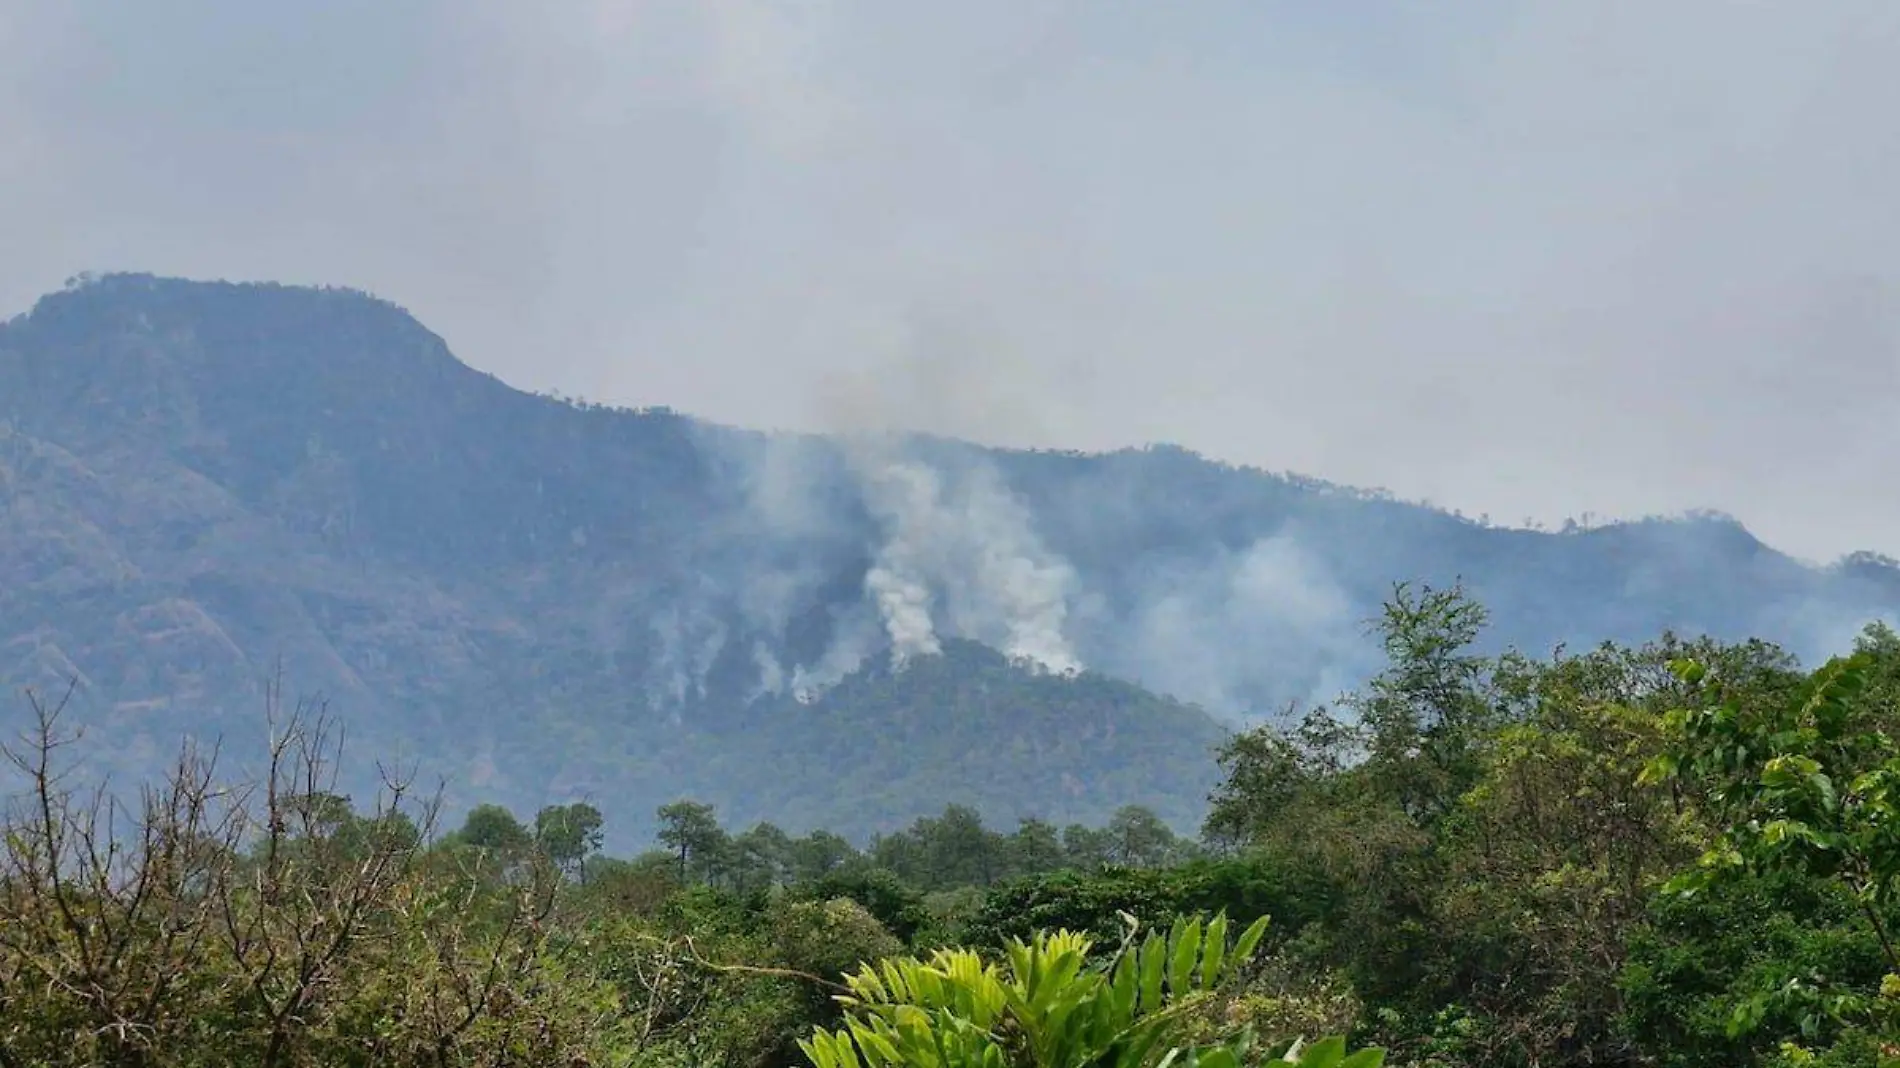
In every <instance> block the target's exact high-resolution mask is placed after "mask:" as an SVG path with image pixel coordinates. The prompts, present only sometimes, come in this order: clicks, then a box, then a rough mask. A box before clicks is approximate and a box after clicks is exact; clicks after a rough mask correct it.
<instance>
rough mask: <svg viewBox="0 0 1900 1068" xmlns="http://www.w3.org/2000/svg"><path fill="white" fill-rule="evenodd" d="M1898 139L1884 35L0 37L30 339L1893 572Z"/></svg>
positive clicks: (163, 25) (85, 14)
mask: <svg viewBox="0 0 1900 1068" xmlns="http://www.w3.org/2000/svg"><path fill="white" fill-rule="evenodd" d="M1897 101H1900V3H1894V2H1893V0H1866V2H1854V0H1800V2H1788V0H1777V2H1766V0H1642V2H1636V0H1631V2H1590V0H1562V2H1550V0H1515V2H1514V0H1459V2H1457V3H1449V4H1448V3H1426V2H1419V3H1414V4H1399V3H1390V2H1377V0H1353V2H1343V3H1342V2H1337V0H1306V2H1303V3H1282V2H1270V0H1198V2H1188V3H1158V2H1155V0H957V2H954V3H924V2H921V0H863V2H857V3H850V2H826V0H678V2H660V0H654V2H635V0H625V2H613V0H572V2H549V0H537V2H532V3H531V2H528V0H415V2H401V0H325V2H324V3H321V4H319V3H291V2H287V0H285V2H278V0H139V2H136V3H124V2H107V0H0V191H4V196H0V314H11V313H13V312H16V311H21V310H24V309H25V308H26V307H27V306H28V305H30V303H31V302H32V300H33V299H34V298H35V297H36V296H37V295H38V294H40V293H41V292H44V291H46V290H49V289H53V288H57V287H58V285H59V284H60V283H61V281H62V280H63V279H64V278H65V277H66V276H68V275H70V274H72V273H75V272H77V271H80V270H100V271H106V270H149V271H155V272H159V273H164V274H182V275H189V276H196V277H224V278H231V279H275V280H282V281H303V282H328V283H336V284H345V285H353V286H358V287H362V288H366V289H370V290H373V291H375V292H377V293H379V294H381V295H383V296H386V297H389V298H390V299H393V300H396V301H397V302H399V303H401V304H403V305H405V306H407V307H408V308H410V309H411V310H412V311H414V312H415V313H416V314H417V315H418V316H419V317H420V318H421V319H422V320H423V321H424V322H425V323H427V324H428V325H429V326H430V327H431V328H433V329H435V330H436V331H437V332H439V333H441V334H442V335H444V336H445V337H446V338H447V339H448V341H449V343H450V345H451V346H452V347H453V348H454V349H455V351H456V352H457V353H458V354H460V355H461V356H462V357H463V358H464V359H465V360H467V361H469V362H470V363H472V364H474V365H476V366H478V367H481V368H483V369H486V370H490V371H493V372H495V373H496V374H499V375H500V376H502V377H503V378H505V379H507V380H508V381H510V382H512V383H515V384H516V385H519V386H522V387H524V388H532V389H538V390H548V389H558V390H560V391H562V392H564V393H570V394H574V393H578V394H582V395H585V396H588V397H590V398H592V399H597V400H604V401H614V402H620V403H629V404H669V405H672V406H674V407H677V408H681V409H684V410H688V411H692V412H695V413H699V414H702V415H706V416H709V417H712V418H715V419H718V420H722V421H728V422H736V423H744V424H752V425H771V426H825V425H834V424H835V423H836V422H838V421H839V420H841V419H851V420H854V421H861V420H863V419H865V418H866V417H867V415H868V414H870V413H877V415H878V417H879V418H882V419H885V420H887V421H890V422H893V423H897V424H903V425H908V426H913V427H918V428H922V429H930V430H937V431H944V432H951V433H958V434H963V435H967V436H973V437H976V438H979V439H982V440H988V441H997V442H1007V443H1018V444H1042V445H1060V446H1070V447H1080V448H1100V447H1109V446H1114V445H1119V444H1126V443H1139V442H1144V441H1154V440H1167V441H1174V442H1179V443H1182V444H1185V445H1188V446H1190V447H1193V448H1196V449H1200V450H1202V451H1205V452H1208V453H1210V454H1213V455H1217V456H1220V457H1223V458H1226V459H1231V460H1235V461H1240V462H1245V463H1252V464H1258V465H1261V466H1265V467H1269V468H1273V469H1292V470H1298V471H1303V472H1308V473H1313V474H1318V475H1321V476H1325V477H1328V478H1332V479H1335V480H1338V481H1343V482H1350V483H1355V484H1362V485H1382V486H1386V487H1389V488H1391V489H1392V490H1393V491H1395V492H1397V493H1399V494H1401V495H1404V496H1408V497H1425V498H1430V499H1432V500H1434V501H1436V502H1439V503H1442V504H1444V505H1446V506H1448V507H1452V506H1455V507H1459V508H1462V509H1463V510H1464V511H1465V512H1466V513H1468V514H1477V513H1480V512H1488V513H1490V514H1491V515H1492V516H1493V518H1494V519H1496V520H1499V521H1512V522H1515V521H1518V520H1521V519H1523V518H1524V517H1526V516H1529V515H1535V516H1539V517H1542V518H1545V519H1553V518H1559V517H1561V516H1563V515H1565V514H1576V513H1582V512H1585V511H1593V512H1596V513H1598V514H1599V515H1610V514H1641V513H1648V512H1661V511H1668V512H1673V511H1679V510H1682V509H1684V508H1690V507H1699V506H1707V507H1716V508H1722V509H1725V510H1727V511H1731V512H1733V513H1735V514H1737V515H1739V516H1740V517H1742V518H1743V519H1744V520H1745V521H1746V522H1748V523H1749V525H1750V526H1751V527H1753V528H1754V529H1756V530H1757V531H1758V532H1760V533H1761V534H1763V536H1765V537H1767V538H1768V539H1769V540H1771V541H1773V542H1776V543H1778V544H1780V545H1782V546H1784V547H1787V548H1789V549H1792V550H1794V551H1797V552H1800V553H1803V554H1806V555H1808V556H1810V557H1816V558H1827V557H1832V556H1834V555H1836V554H1838V553H1840V552H1842V551H1845V550H1848V549H1852V548H1859V547H1868V548H1876V549H1881V550H1884V551H1888V552H1892V553H1894V554H1896V555H1900V493H1897V492H1895V485H1894V478H1893V475H1894V474H1895V473H1897V472H1900V422H1896V420H1900V206H1896V204H1895V196H1896V194H1897V192H1900V116H1896V113H1895V104H1896V102H1897ZM600 474H601V477H603V478H611V477H613V473H612V472H610V471H603V472H601V473H600Z"/></svg>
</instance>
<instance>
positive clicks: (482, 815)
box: [455, 805, 534, 856]
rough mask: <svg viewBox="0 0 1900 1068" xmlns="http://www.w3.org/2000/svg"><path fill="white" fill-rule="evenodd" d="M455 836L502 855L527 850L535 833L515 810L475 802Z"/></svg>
mask: <svg viewBox="0 0 1900 1068" xmlns="http://www.w3.org/2000/svg"><path fill="white" fill-rule="evenodd" d="M455 837H456V839H457V840H458V841H460V842H462V843H463V844H465V845H471V846H474V847H475V848H477V849H485V850H489V851H490V852H493V853H497V854H501V855H504V856H514V855H517V854H520V853H523V852H526V851H527V849H528V847H529V846H531V845H533V844H534V836H533V835H531V834H529V833H528V829H527V828H526V827H523V826H522V825H521V821H520V820H518V819H516V818H515V814H514V813H512V812H510V811H508V810H507V809H505V808H503V807H501V806H500V805H476V806H475V807H474V808H472V809H470V810H469V812H468V815H467V816H466V817H464V818H463V820H462V829H461V830H459V831H457V832H456V833H455Z"/></svg>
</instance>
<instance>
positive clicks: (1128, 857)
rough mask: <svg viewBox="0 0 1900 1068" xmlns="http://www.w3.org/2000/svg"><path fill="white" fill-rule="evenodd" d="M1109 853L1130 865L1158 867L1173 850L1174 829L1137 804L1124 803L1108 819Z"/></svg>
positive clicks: (1116, 860)
mask: <svg viewBox="0 0 1900 1068" xmlns="http://www.w3.org/2000/svg"><path fill="white" fill-rule="evenodd" d="M1107 831H1108V842H1109V856H1110V857H1111V858H1112V859H1113V860H1114V861H1115V862H1116V863H1117V864H1124V865H1127V866H1128V867H1131V868H1158V867H1160V866H1161V865H1163V864H1166V863H1167V862H1168V860H1169V859H1170V858H1171V857H1172V855H1173V853H1174V851H1175V844H1176V843H1175V837H1174V831H1173V830H1172V829H1171V828H1169V826H1168V825H1167V824H1165V823H1163V822H1161V817H1159V816H1157V815H1155V814H1154V812H1152V811H1151V810H1149V809H1146V808H1143V807H1142V806H1140V805H1124V806H1122V807H1121V808H1120V809H1118V810H1116V812H1115V815H1114V816H1113V817H1111V818H1110V819H1109V821H1108V827H1107Z"/></svg>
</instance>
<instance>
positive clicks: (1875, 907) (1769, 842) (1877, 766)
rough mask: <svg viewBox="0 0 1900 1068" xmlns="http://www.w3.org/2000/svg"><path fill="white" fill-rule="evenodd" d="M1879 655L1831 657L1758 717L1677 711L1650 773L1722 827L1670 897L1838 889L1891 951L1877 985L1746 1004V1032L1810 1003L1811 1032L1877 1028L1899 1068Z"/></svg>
mask: <svg viewBox="0 0 1900 1068" xmlns="http://www.w3.org/2000/svg"><path fill="white" fill-rule="evenodd" d="M1878 652H1879V649H1878V647H1874V648H1869V647H1866V646H1864V647H1863V648H1861V649H1860V650H1858V651H1856V652H1855V654H1854V655H1852V656H1849V657H1844V658H1836V659H1835V660H1832V661H1830V662H1829V663H1828V664H1827V665H1826V666H1825V667H1823V668H1822V669H1820V670H1819V671H1817V672H1815V674H1814V676H1813V677H1812V679H1811V681H1810V684H1809V686H1808V688H1807V692H1806V693H1805V694H1803V695H1802V696H1801V698H1800V699H1798V700H1796V701H1791V702H1786V703H1783V704H1779V705H1774V706H1769V707H1767V708H1755V709H1750V708H1747V707H1745V706H1743V705H1742V704H1741V703H1740V702H1738V701H1736V700H1735V699H1733V697H1727V698H1719V699H1717V700H1715V701H1713V702H1709V703H1705V704H1703V705H1701V706H1700V707H1694V708H1689V709H1683V710H1678V711H1676V712H1673V713H1671V715H1670V717H1669V721H1668V725H1669V727H1670V728H1671V729H1672V730H1673V731H1674V732H1676V735H1677V737H1678V739H1679V742H1678V744H1677V745H1676V746H1675V747H1674V748H1673V749H1672V750H1671V751H1669V752H1665V753H1663V754H1661V755H1659V756H1657V757H1656V758H1655V759H1654V760H1653V761H1651V762H1650V764H1649V765H1648V767H1647V768H1645V769H1644V772H1643V777H1644V779H1645V781H1648V782H1656V783H1660V782H1665V781H1670V780H1679V781H1685V782H1687V783H1688V784H1690V785H1691V786H1692V787H1693V788H1694V789H1695V790H1696V791H1697V792H1698V794H1699V799H1700V800H1701V801H1702V802H1703V803H1704V804H1705V805H1706V807H1707V809H1708V811H1709V812H1710V813H1711V814H1712V815H1713V816H1714V817H1715V818H1716V819H1717V820H1718V821H1719V837H1718V840H1717V842H1716V844H1715V845H1714V846H1713V847H1712V848H1710V849H1709V850H1708V851H1706V852H1705V853H1704V854H1703V855H1702V857H1701V858H1700V860H1699V862H1698V863H1697V865H1696V866H1695V867H1694V868H1693V869H1691V870H1689V871H1686V872H1684V873H1683V874H1681V875H1680V876H1678V877H1677V878H1675V879H1674V880H1671V883H1670V886H1669V889H1670V890H1671V891H1673V892H1676V893H1680V894H1694V893H1697V892H1699V891H1703V890H1706V889H1708V888H1709V887H1710V886H1712V885H1714V884H1715V883H1716V882H1717V881H1719V880H1723V879H1732V878H1734V877H1736V876H1738V875H1765V874H1775V873H1791V874H1796V875H1799V876H1802V877H1804V878H1807V879H1809V880H1814V881H1820V882H1830V883H1835V884H1837V885H1839V886H1840V887H1841V888H1843V889H1844V890H1845V891H1846V892H1847V894H1848V896H1849V897H1850V899H1851V900H1852V901H1853V902H1854V903H1855V904H1856V906H1857V907H1858V908H1859V910H1860V914H1861V917H1862V918H1863V920H1864V921H1865V923H1866V925H1867V929H1868V930H1870V931H1871V932H1872V933H1873V934H1874V937H1875V938H1876V940H1877V941H1878V943H1879V945H1880V947H1881V951H1882V955H1883V956H1884V958H1885V964H1886V969H1887V970H1886V974H1885V976H1884V977H1882V979H1881V980H1880V983H1879V985H1878V987H1877V988H1873V989H1866V988H1862V989H1856V988H1853V987H1851V986H1846V987H1843V986H1838V985H1834V984H1830V983H1827V982H1816V981H1813V980H1805V981H1804V980H1803V979H1802V978H1801V977H1793V978H1792V981H1791V982H1789V983H1788V984H1786V985H1784V986H1783V987H1781V988H1780V989H1779V990H1775V991H1772V992H1764V993H1762V994H1761V995H1760V996H1758V997H1756V998H1754V999H1752V1000H1751V1001H1749V1002H1747V1003H1744V1004H1743V1005H1742V1006H1740V1007H1739V1008H1738V1009H1737V1010H1736V1015H1735V1019H1734V1024H1735V1027H1736V1028H1737V1029H1739V1030H1749V1029H1753V1028H1754V1027H1755V1026H1757V1025H1758V1024H1759V1023H1760V1022H1761V1021H1762V1020H1763V1019H1764V1018H1765V1017H1767V1016H1768V1015H1769V1014H1770V1013H1771V1012H1772V1011H1774V1010H1776V1009H1777V1008H1778V1007H1780V1006H1778V1005H1777V1003H1778V1002H1780V1003H1783V1004H1784V1005H1785V1003H1787V1002H1789V1001H1791V1000H1792V1001H1795V1002H1798V1003H1801V1004H1803V1005H1805V1006H1806V1007H1807V1008H1808V1010H1809V1011H1808V1014H1807V1016H1806V1017H1805V1018H1804V1020H1803V1031H1804V1032H1806V1033H1807V1034H1808V1035H1810V1036H1812V1035H1814V1034H1816V1033H1817V1032H1818V1031H1819V1030H1820V1029H1821V1027H1822V1025H1823V1023H1825V1022H1832V1023H1834V1024H1836V1025H1839V1026H1842V1027H1844V1028H1846V1029H1847V1030H1848V1034H1849V1035H1850V1036H1851V1034H1852V1032H1853V1031H1855V1030H1858V1029H1861V1028H1867V1029H1870V1030H1871V1032H1872V1033H1873V1034H1875V1035H1876V1036H1878V1038H1879V1039H1880V1040H1881V1041H1882V1042H1883V1043H1884V1051H1883V1053H1882V1055H1881V1058H1880V1063H1881V1064H1882V1065H1883V1066H1887V1065H1900V1006H1897V1005H1896V1002H1900V948H1896V942H1895V934H1894V932H1893V929H1892V925H1891V924H1890V923H1889V920H1888V918H1889V917H1890V916H1891V915H1892V914H1893V913H1894V911H1895V909H1896V906H1900V748H1896V746H1895V743H1894V741H1893V739H1892V737H1891V736H1890V735H1888V734H1887V732H1886V731H1885V730H1883V729H1881V727H1882V722H1881V721H1882V720H1884V719H1885V716H1886V715H1887V714H1888V713H1887V710H1885V709H1876V708H1872V707H1870V706H1869V705H1868V704H1867V703H1866V702H1865V701H1864V700H1862V695H1863V691H1864V690H1865V689H1866V686H1867V683H1868V679H1869V677H1870V675H1871V674H1872V673H1873V670H1874V668H1875V665H1876V664H1877V662H1878V661H1877V656H1878ZM1674 668H1675V671H1676V673H1677V674H1678V676H1679V677H1680V678H1681V679H1682V680H1683V681H1684V682H1686V683H1689V684H1691V685H1695V684H1697V683H1700V682H1701V681H1703V680H1704V679H1705V678H1706V677H1707V675H1708V669H1707V668H1706V667H1705V666H1704V665H1702V664H1700V663H1697V662H1695V661H1693V660H1687V659H1685V660H1680V661H1678V662H1676V664H1675V665H1674ZM1797 1037H1798V1036H1793V1035H1791V1036H1788V1038H1789V1040H1790V1041H1793V1040H1795V1039H1796V1038H1797Z"/></svg>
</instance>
